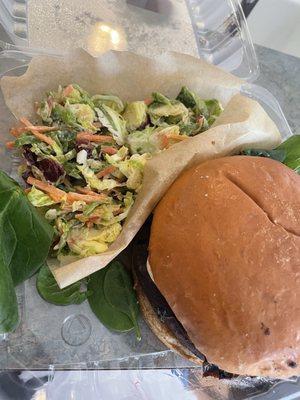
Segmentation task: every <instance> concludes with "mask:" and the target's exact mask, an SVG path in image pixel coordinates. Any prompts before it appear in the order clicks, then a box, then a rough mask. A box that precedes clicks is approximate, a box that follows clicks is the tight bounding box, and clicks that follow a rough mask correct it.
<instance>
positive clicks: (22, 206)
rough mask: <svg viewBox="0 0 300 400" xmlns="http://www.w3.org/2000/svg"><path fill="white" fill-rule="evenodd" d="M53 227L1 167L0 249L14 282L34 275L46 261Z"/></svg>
mask: <svg viewBox="0 0 300 400" xmlns="http://www.w3.org/2000/svg"><path fill="white" fill-rule="evenodd" d="M52 236H53V228H52V227H51V226H50V225H49V224H48V222H47V221H46V220H45V218H44V217H43V216H42V215H40V214H39V213H38V212H37V211H36V209H35V208H34V207H33V206H32V205H31V204H30V202H29V201H28V199H27V197H26V195H25V194H24V193H23V191H22V189H21V188H20V186H19V185H18V184H17V183H16V182H15V181H14V180H13V179H11V178H10V177H9V176H7V175H6V174H5V173H4V172H2V171H0V237H1V238H5V240H3V239H2V240H1V243H0V250H1V254H2V257H3V261H4V263H5V264H6V265H7V266H8V267H9V268H10V272H11V275H12V280H13V282H14V285H18V284H19V283H21V282H23V281H24V280H26V279H28V278H29V277H30V276H31V275H33V274H34V273H35V272H36V271H37V270H38V268H39V267H40V266H41V265H42V264H43V262H44V261H45V259H46V257H47V255H48V252H49V248H50V245H51V242H52Z"/></svg>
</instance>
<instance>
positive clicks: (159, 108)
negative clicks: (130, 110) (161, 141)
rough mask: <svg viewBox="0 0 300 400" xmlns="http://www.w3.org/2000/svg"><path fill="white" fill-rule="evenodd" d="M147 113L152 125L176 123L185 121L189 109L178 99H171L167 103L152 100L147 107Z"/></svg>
mask: <svg viewBox="0 0 300 400" xmlns="http://www.w3.org/2000/svg"><path fill="white" fill-rule="evenodd" d="M148 114H149V116H150V120H151V122H152V124H153V125H162V124H164V123H167V124H177V123H179V122H180V121H186V120H187V119H188V116H189V110H188V109H187V108H186V107H185V105H184V104H182V103H181V102H180V101H178V100H171V101H169V103H168V104H165V103H158V102H153V103H151V104H150V105H149V107H148Z"/></svg>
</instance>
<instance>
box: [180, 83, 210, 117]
mask: <svg viewBox="0 0 300 400" xmlns="http://www.w3.org/2000/svg"><path fill="white" fill-rule="evenodd" d="M176 100H179V101H180V102H181V103H182V104H184V105H185V106H186V107H188V108H192V109H193V111H194V113H195V114H196V115H197V116H200V115H204V116H205V118H208V116H209V111H208V108H207V105H206V102H205V101H204V100H202V99H201V98H200V97H199V96H197V95H196V94H195V93H193V92H192V91H191V90H189V89H188V88H187V87H186V86H183V87H182V88H181V90H180V92H179V94H178V96H177V97H176Z"/></svg>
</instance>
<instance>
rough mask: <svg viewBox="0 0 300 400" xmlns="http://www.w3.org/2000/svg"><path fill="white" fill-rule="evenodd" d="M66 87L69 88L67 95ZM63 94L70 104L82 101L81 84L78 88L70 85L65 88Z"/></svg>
mask: <svg viewBox="0 0 300 400" xmlns="http://www.w3.org/2000/svg"><path fill="white" fill-rule="evenodd" d="M66 89H68V94H67V95H66V94H65V92H66ZM80 89H81V88H80ZM81 90H82V89H81ZM62 94H63V98H64V99H65V100H67V101H68V102H69V104H74V103H81V101H82V96H81V93H80V90H79V86H78V89H76V88H75V87H74V86H73V85H68V86H66V87H65V88H64V89H63V92H62Z"/></svg>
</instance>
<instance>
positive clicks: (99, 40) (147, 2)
mask: <svg viewBox="0 0 300 400" xmlns="http://www.w3.org/2000/svg"><path fill="white" fill-rule="evenodd" d="M0 11H1V12H0V21H1V22H2V24H3V26H4V27H5V29H6V31H7V32H8V33H9V35H10V37H11V40H12V42H13V43H14V44H16V45H18V46H22V47H26V48H27V49H28V50H30V51H31V52H32V51H34V52H38V53H53V52H54V53H57V54H60V53H62V52H64V51H66V49H68V48H72V47H84V48H86V49H87V50H89V51H90V52H91V53H92V54H94V55H98V54H100V53H101V52H103V51H106V50H109V49H116V50H125V49H127V50H132V51H135V52H138V53H141V54H144V55H147V56H149V55H150V56H151V55H155V54H157V53H159V52H162V51H166V50H173V51H178V52H182V53H187V54H191V55H193V56H199V57H202V58H204V59H206V60H207V61H209V62H211V63H213V64H216V65H219V66H221V67H222V68H224V69H225V70H227V71H230V72H232V73H234V74H235V75H237V76H239V77H241V78H243V79H246V80H248V81H254V80H255V79H256V77H257V76H258V62H257V59H256V55H255V51H254V48H253V44H252V41H251V38H250V36H249V32H248V28H247V24H246V21H245V17H244V14H243V11H242V9H241V6H240V3H239V1H238V0H214V1H211V0H186V1H185V0H85V1H82V0H73V1H72V2H71V1H66V2H60V1H58V0H48V1H47V2H45V1H44V0H35V1H31V2H28V3H27V2H26V0H23V1H20V0H18V1H15V0H0Z"/></svg>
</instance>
